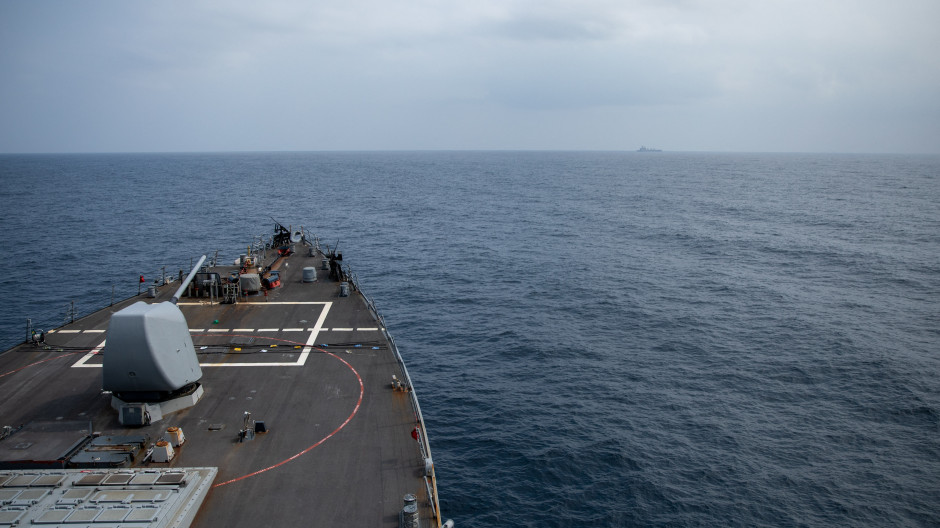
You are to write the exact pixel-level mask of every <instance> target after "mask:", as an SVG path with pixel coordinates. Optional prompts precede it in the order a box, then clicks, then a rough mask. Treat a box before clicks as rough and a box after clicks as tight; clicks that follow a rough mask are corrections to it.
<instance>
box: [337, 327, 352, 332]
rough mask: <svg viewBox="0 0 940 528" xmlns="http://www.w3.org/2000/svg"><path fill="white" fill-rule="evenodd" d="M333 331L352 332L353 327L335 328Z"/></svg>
mask: <svg viewBox="0 0 940 528" xmlns="http://www.w3.org/2000/svg"><path fill="white" fill-rule="evenodd" d="M333 331H334V332H352V331H353V329H352V328H334V329H333Z"/></svg>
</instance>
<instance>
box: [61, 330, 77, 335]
mask: <svg viewBox="0 0 940 528" xmlns="http://www.w3.org/2000/svg"><path fill="white" fill-rule="evenodd" d="M81 332H82V331H81V330H59V333H60V334H80V333H81Z"/></svg>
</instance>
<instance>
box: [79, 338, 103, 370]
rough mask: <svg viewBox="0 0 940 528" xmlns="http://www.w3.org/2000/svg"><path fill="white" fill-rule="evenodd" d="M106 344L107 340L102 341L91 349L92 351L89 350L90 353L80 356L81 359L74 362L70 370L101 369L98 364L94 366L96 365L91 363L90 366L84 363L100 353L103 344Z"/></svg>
mask: <svg viewBox="0 0 940 528" xmlns="http://www.w3.org/2000/svg"><path fill="white" fill-rule="evenodd" d="M106 342H107V340H104V341H102V342H101V344H100V345H98V346H96V347H95V348H93V349H92V350H91V352H89V353H87V354H85V355H84V356H82V358H81V359H79V360H78V361H76V362H75V364H74V365H72V368H82V367H84V368H101V364H100V363H97V364H96V363H92V364H91V365H86V364H85V362H86V361H88V360H89V359H91V358H92V357H94V356H95V354H97V353H98V352H100V351H101V349H102V348H104V344H105V343H106Z"/></svg>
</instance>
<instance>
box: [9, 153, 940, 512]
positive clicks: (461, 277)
mask: <svg viewBox="0 0 940 528" xmlns="http://www.w3.org/2000/svg"><path fill="white" fill-rule="evenodd" d="M0 196H2V205H3V207H2V210H0V220H2V223H0V225H2V227H3V229H4V231H5V235H6V236H5V237H4V240H3V242H2V244H0V249H2V251H0V255H3V257H4V258H5V260H6V262H7V264H8V266H7V268H6V270H7V273H6V274H4V277H3V279H2V282H0V298H2V299H3V302H2V303H0V344H3V347H2V348H6V346H9V345H12V344H13V343H15V342H16V341H17V340H20V339H22V338H23V337H24V336H25V319H26V318H27V317H30V318H32V319H33V322H34V325H35V326H38V327H40V328H43V327H44V328H51V327H55V326H58V325H60V324H62V322H63V320H64V319H65V318H66V317H68V315H67V313H68V310H69V309H71V308H72V307H73V304H72V302H73V301H74V310H75V311H76V312H78V313H79V315H81V314H82V313H87V312H88V311H90V310H92V309H94V308H98V307H101V306H104V305H107V304H108V302H110V299H111V298H112V297H115V298H124V297H127V296H129V295H132V294H135V293H136V292H137V288H138V277H139V275H144V276H145V277H146V278H147V279H148V280H151V278H153V277H155V276H157V275H159V274H161V273H163V271H164V269H165V270H166V272H167V273H168V274H170V275H175V274H176V273H177V272H178V270H179V269H181V268H188V267H189V265H190V262H192V259H193V258H195V257H198V255H201V254H203V253H206V252H209V253H214V252H215V251H216V250H218V251H219V255H220V257H221V258H224V259H232V260H234V258H236V257H237V255H238V253H240V252H242V251H240V250H241V248H243V247H245V246H246V245H247V244H249V243H250V242H251V237H252V236H254V235H261V234H265V235H266V234H269V232H270V230H271V224H272V221H271V218H272V217H274V218H276V219H277V220H278V221H280V222H282V223H285V224H292V225H294V226H297V225H303V226H304V227H305V228H307V229H308V230H309V231H313V232H315V233H318V234H319V235H320V236H321V238H322V239H323V241H324V242H327V243H329V244H330V245H333V244H338V245H339V249H340V251H342V252H343V253H344V256H345V257H346V260H347V261H348V262H349V263H350V264H351V265H352V267H353V269H354V271H355V272H356V273H357V275H358V276H359V279H360V282H361V283H362V285H363V287H364V289H365V291H366V293H367V294H369V295H370V296H371V297H373V298H375V300H376V303H377V305H378V308H379V310H380V311H381V312H382V313H383V314H384V316H385V318H386V322H387V323H388V325H389V328H390V330H391V332H392V334H393V335H394V336H395V337H396V340H397V341H398V344H399V347H400V348H401V351H402V354H403V356H404V357H405V361H406V362H407V363H408V367H409V371H410V372H411V374H412V377H413V378H414V382H415V385H416V389H417V393H418V396H419V398H420V401H421V405H422V410H423V411H424V414H425V419H426V421H427V425H428V429H429V434H430V438H431V445H432V449H433V455H434V460H435V465H436V468H437V473H438V478H439V492H440V495H441V507H442V509H443V511H444V512H445V515H446V516H448V517H452V518H454V519H455V521H456V522H457V524H458V526H531V527H535V526H559V527H567V526H571V527H574V526H820V527H821V526H937V525H940V376H938V374H940V157H937V156H888V155H822V154H703V153H669V152H664V153H646V154H640V153H634V152H583V153H582V152H367V153H356V152H341V153H244V154H120V155H119V154H111V155H97V154H96V155H90V154H89V155H4V156H0ZM0 421H2V417H0ZM353 492H354V491H353Z"/></svg>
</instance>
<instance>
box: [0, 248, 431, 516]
mask: <svg viewBox="0 0 940 528" xmlns="http://www.w3.org/2000/svg"><path fill="white" fill-rule="evenodd" d="M301 253H305V250H304V251H298V253H297V254H295V255H292V256H290V257H288V258H286V259H285V261H284V262H283V263H282V264H281V266H280V270H281V281H282V286H281V287H280V288H278V289H276V290H272V291H271V292H269V294H268V295H267V296H264V295H256V296H249V297H247V298H243V300H242V301H241V302H239V303H238V304H234V305H231V304H229V305H222V304H217V303H210V302H209V299H208V298H187V297H184V298H183V299H181V300H180V303H179V306H180V309H181V310H182V311H183V313H184V315H185V316H186V319H187V323H188V325H189V327H190V332H191V335H192V338H193V342H194V345H195V347H196V352H197V354H199V360H200V364H201V365H202V370H203V378H202V385H203V387H204V390H205V395H204V396H203V398H202V400H201V401H200V402H199V403H198V404H196V405H195V406H194V407H192V408H190V409H186V410H183V411H180V412H177V413H174V414H170V415H168V416H166V417H164V419H163V420H162V421H160V422H157V423H155V424H152V425H150V426H146V427H143V428H125V427H123V426H121V425H120V424H119V423H118V420H117V413H116V411H114V410H113V409H112V408H111V407H110V398H111V396H110V394H107V393H103V392H102V390H101V369H100V367H99V365H100V363H101V358H100V356H99V355H97V354H96V353H95V352H96V351H97V350H100V346H101V344H102V343H103V341H104V339H105V338H106V332H105V331H106V329H107V325H108V321H109V317H110V314H111V313H112V312H114V311H117V310H119V309H121V308H123V307H124V306H127V305H129V304H130V303H132V302H136V301H138V300H144V301H147V302H159V301H164V300H167V299H169V297H170V296H172V294H173V292H174V291H175V289H176V288H177V286H178V284H175V283H173V284H169V285H167V286H164V287H162V288H160V290H159V293H158V296H157V298H156V299H146V298H144V296H141V297H138V298H135V299H131V300H129V301H125V302H124V303H121V304H118V305H115V306H113V307H110V308H107V309H104V310H102V311H100V312H97V313H95V314H92V315H90V316H88V317H85V318H83V319H80V320H78V321H76V322H75V323H73V324H69V325H66V326H64V327H62V328H59V329H57V330H55V331H52V332H50V333H48V334H47V336H46V343H45V347H42V348H41V347H36V346H33V345H21V346H19V347H17V348H14V349H12V350H10V351H7V352H5V353H3V354H2V355H0V394H2V395H3V397H2V399H0V427H2V426H4V425H10V426H13V427H14V428H16V427H18V426H20V425H23V424H32V425H31V426H30V427H26V428H24V429H23V431H21V432H22V433H23V435H22V436H21V440H22V438H26V433H27V432H30V431H33V430H36V429H40V430H44V431H45V432H44V433H43V432H42V431H40V432H39V433H35V432H33V433H32V434H33V435H34V437H33V438H32V439H31V440H30V441H29V442H26V443H29V444H30V445H29V446H28V447H27V448H25V449H24V448H23V445H25V444H24V442H22V441H21V440H17V436H18V434H20V433H13V434H12V435H10V436H8V437H7V438H5V439H3V440H0V462H2V461H3V460H10V459H21V458H22V457H23V456H24V452H25V451H28V452H29V453H30V455H29V456H31V457H33V458H35V459H49V458H50V457H54V456H55V453H58V452H60V451H62V449H63V447H62V445H64V444H68V443H69V442H70V441H71V439H72V438H73V437H75V436H76V435H78V436H80V434H79V433H77V432H76V430H79V431H80V430H81V429H82V427H83V424H89V423H90V427H91V429H92V430H93V431H95V432H100V433H101V434H102V435H141V434H146V435H149V437H150V439H151V440H152V441H156V440H157V439H159V438H160V437H161V436H163V434H164V432H165V430H166V428H167V427H170V426H177V427H181V428H182V429H183V431H184V434H185V436H186V442H185V444H184V445H183V446H182V447H180V448H179V449H178V450H177V452H176V457H175V458H174V459H173V460H172V461H170V462H169V463H163V464H155V463H145V464H141V463H140V460H139V459H138V460H137V461H135V462H134V464H133V466H134V467H148V466H149V467H158V468H173V467H180V468H183V467H216V468H218V474H217V476H216V478H215V482H214V484H213V487H212V488H211V489H210V490H209V492H208V495H207V496H206V499H205V501H204V503H203V504H202V507H201V508H200V509H199V511H198V513H197V514H196V517H195V520H194V522H193V526H206V527H209V526H249V525H262V526H300V525H305V526H398V512H399V510H400V509H401V507H402V497H403V496H404V495H405V494H406V493H412V494H414V495H416V496H417V504H418V505H419V506H420V509H419V511H420V516H421V518H422V521H421V522H422V526H438V520H437V519H436V518H434V516H433V513H432V509H431V499H430V497H429V496H428V493H427V491H426V484H425V479H424V478H423V475H424V471H425V470H424V461H423V458H422V455H421V452H420V451H419V445H418V442H416V441H415V440H414V438H413V437H412V430H413V429H414V428H415V425H416V421H415V413H414V411H413V410H412V407H411V405H410V403H409V400H408V396H407V394H405V393H402V392H396V391H394V390H392V388H391V379H392V376H393V375H396V376H397V377H398V378H399V379H401V378H402V377H403V376H402V372H401V371H400V369H399V367H398V364H397V361H396V358H395V355H394V353H393V351H392V350H390V346H389V343H388V341H387V340H386V338H385V335H384V333H383V331H382V328H381V323H380V322H379V321H377V320H376V319H375V318H374V317H373V315H372V312H371V311H370V310H369V308H368V306H367V304H366V302H365V301H364V299H363V297H362V296H361V295H360V294H359V293H358V292H356V291H353V292H352V295H350V296H349V297H340V296H339V284H338V283H337V282H335V281H330V280H328V278H327V274H328V272H327V271H324V270H320V269H319V268H320V267H321V266H320V263H321V257H320V256H316V257H305V256H303V255H302V254H301ZM306 266H312V267H316V268H317V269H318V272H317V273H318V281H317V282H316V283H302V282H301V275H302V270H303V268H304V267H306ZM223 276H225V274H223ZM311 344H312V345H313V347H308V345H311ZM324 345H326V346H324ZM246 411H247V412H250V413H251V418H252V419H254V420H261V421H264V422H265V425H266V427H267V429H268V431H269V432H267V433H265V434H258V435H257V436H256V437H255V438H254V439H253V440H251V441H248V442H243V443H239V442H237V441H236V439H237V433H238V431H239V430H240V429H241V428H242V424H243V421H244V414H245V412H246ZM55 424H61V425H62V427H60V429H63V430H65V431H67V432H56V431H55V429H56V427H55ZM50 431H51V432H50ZM36 435H38V436H36ZM43 435H45V436H43ZM69 435H71V436H69ZM15 448H16V449H15ZM4 472H5V471H4V470H3V469H0V473H4ZM6 473H9V472H6Z"/></svg>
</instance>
